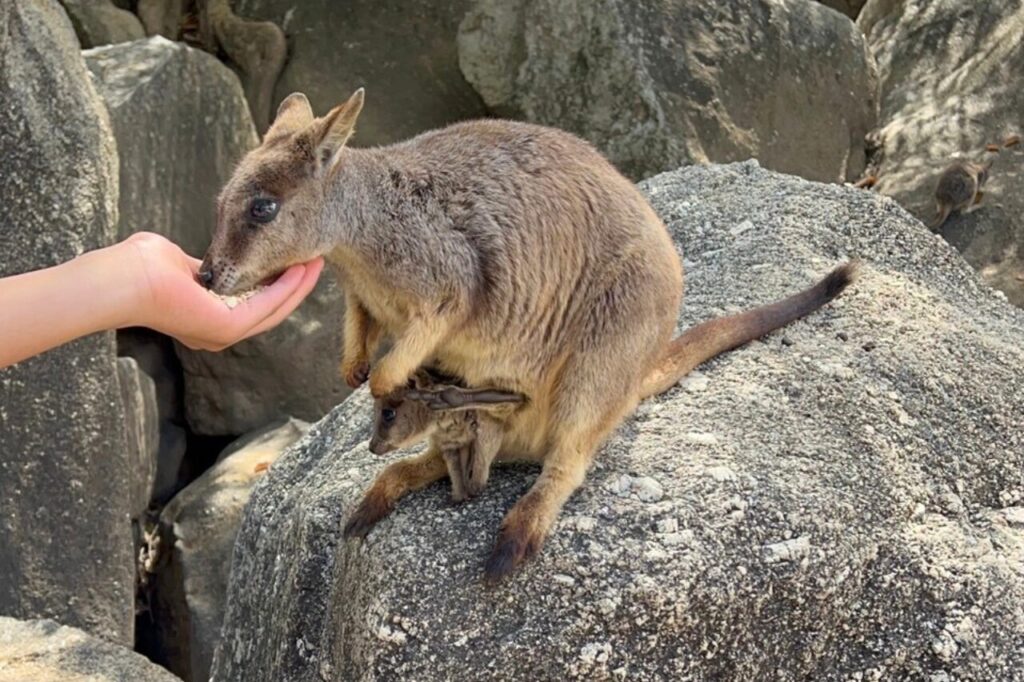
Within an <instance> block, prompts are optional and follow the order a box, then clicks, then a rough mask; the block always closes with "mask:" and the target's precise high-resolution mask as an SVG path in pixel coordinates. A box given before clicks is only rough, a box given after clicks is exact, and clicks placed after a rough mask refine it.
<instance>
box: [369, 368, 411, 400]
mask: <svg viewBox="0 0 1024 682" xmlns="http://www.w3.org/2000/svg"><path fill="white" fill-rule="evenodd" d="M404 385H405V377H402V378H400V379H395V378H394V377H391V376H389V375H388V374H387V373H385V372H384V371H383V370H382V369H381V366H380V365H377V366H376V367H374V368H373V369H372V370H371V371H370V394H371V395H373V397H374V398H383V397H384V396H387V395H391V394H392V393H394V392H395V391H396V390H398V389H399V388H401V387H402V386H404Z"/></svg>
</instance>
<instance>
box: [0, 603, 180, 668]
mask: <svg viewBox="0 0 1024 682" xmlns="http://www.w3.org/2000/svg"><path fill="white" fill-rule="evenodd" d="M177 679H178V678H176V677H175V676H174V675H172V674H170V673H169V672H167V671H166V670H164V669H163V668H161V667H160V666H158V665H154V664H153V663H150V662H149V661H148V660H146V659H145V658H144V657H142V656H140V655H139V654H137V653H135V652H133V651H132V650H131V649H128V648H126V647H123V646H118V645H116V644H111V643H110V642H107V641H104V640H102V639H99V638H97V637H92V636H90V635H87V634H86V633H84V632H82V631H81V630H77V629H75V628H69V627H65V626H62V625H58V624H57V623H54V622H53V621H50V620H34V621H20V620H15V619H13V618H6V617H3V616H0V682H28V681H29V680H31V682H175V680H177Z"/></svg>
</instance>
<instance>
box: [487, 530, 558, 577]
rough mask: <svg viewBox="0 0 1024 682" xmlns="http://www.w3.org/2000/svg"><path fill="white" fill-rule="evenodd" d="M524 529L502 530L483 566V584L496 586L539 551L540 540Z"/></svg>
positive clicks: (541, 540)
mask: <svg viewBox="0 0 1024 682" xmlns="http://www.w3.org/2000/svg"><path fill="white" fill-rule="evenodd" d="M532 535H533V534H532V533H530V532H529V531H528V530H527V529H526V528H522V527H520V528H517V529H513V528H502V529H501V532H500V533H499V534H498V541H497V542H496V543H494V549H493V550H492V551H491V556H490V557H488V558H487V563H486V564H485V565H484V582H485V583H487V584H488V585H496V584H497V583H499V582H501V581H502V580H504V579H505V578H507V577H508V576H510V575H512V574H513V573H515V572H516V571H517V570H518V569H519V567H520V566H522V565H523V564H524V563H526V562H527V561H529V560H530V559H532V558H533V557H534V556H535V555H536V554H537V551H538V550H539V549H540V546H541V543H542V542H543V539H542V538H536V537H532Z"/></svg>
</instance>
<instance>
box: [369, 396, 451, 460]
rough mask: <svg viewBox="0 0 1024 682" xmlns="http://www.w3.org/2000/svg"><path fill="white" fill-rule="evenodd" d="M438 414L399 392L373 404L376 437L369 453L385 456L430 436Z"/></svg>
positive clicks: (371, 442)
mask: <svg viewBox="0 0 1024 682" xmlns="http://www.w3.org/2000/svg"><path fill="white" fill-rule="evenodd" d="M437 416H438V415H437V413H436V412H434V411H433V410H431V409H430V408H429V407H427V405H426V404H425V403H423V402H422V401H419V400H408V399H406V397H405V391H404V390H401V391H397V392H395V393H392V394H391V395H389V396H386V397H384V398H380V399H378V400H377V401H376V402H375V403H374V415H373V436H371V437H370V452H372V453H373V454H375V455H383V454H385V453H388V452H391V451H392V450H398V449H400V448H407V447H409V446H411V445H415V444H416V443H418V442H420V441H421V440H423V439H424V438H426V437H427V436H429V435H430V431H431V429H432V427H433V426H435V425H436V423H437Z"/></svg>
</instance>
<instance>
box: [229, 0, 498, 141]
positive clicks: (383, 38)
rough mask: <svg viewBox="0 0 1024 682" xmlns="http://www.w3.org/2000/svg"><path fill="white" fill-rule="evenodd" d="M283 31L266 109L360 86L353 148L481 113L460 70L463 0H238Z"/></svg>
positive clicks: (334, 96)
mask: <svg viewBox="0 0 1024 682" xmlns="http://www.w3.org/2000/svg"><path fill="white" fill-rule="evenodd" d="M234 4H235V7H234V9H235V12H237V13H238V15H240V16H242V17H245V18H247V19H259V20H268V21H272V22H274V23H275V24H277V25H278V26H280V27H281V28H282V29H284V32H285V36H286V37H287V39H288V62H287V63H286V64H285V67H284V71H283V72H282V73H281V77H280V79H279V80H278V82H277V87H276V89H275V93H274V100H273V101H274V107H275V108H276V106H277V104H278V103H279V102H280V101H281V100H282V99H284V98H285V97H287V96H288V95H289V94H290V93H292V92H295V91H301V92H304V93H306V95H307V96H308V97H309V100H310V102H311V103H312V104H313V108H314V110H315V111H316V112H317V113H318V114H323V113H326V112H327V111H328V110H329V109H330V108H331V107H334V106H336V105H338V104H341V103H342V102H344V101H345V100H346V99H348V97H349V95H351V94H352V92H353V91H354V90H355V89H356V88H359V87H362V86H365V87H366V90H367V98H366V108H365V109H364V110H363V113H362V115H361V116H360V117H359V130H358V131H357V132H356V135H355V137H354V138H353V139H352V144H354V145H356V146H367V145H377V144H386V143H388V142H394V141H396V140H402V139H405V138H407V137H411V136H412V135H415V134H416V133H420V132H423V131H424V130H429V129H431V128H437V127H440V126H442V125H445V124H448V123H453V122H455V121H458V120H461V119H465V118H474V117H477V116H481V115H483V113H484V108H483V104H482V103H481V101H480V98H479V96H478V95H477V94H476V93H475V92H474V91H473V88H472V87H470V86H469V84H468V83H466V81H465V79H464V78H463V76H462V73H461V72H460V71H459V64H458V54H457V51H456V46H455V35H456V32H457V30H458V26H459V21H460V20H461V19H462V17H463V16H464V15H465V13H466V8H467V7H469V5H470V4H471V0H405V1H404V2H380V1H379V0H347V1H346V2H334V1H333V0H307V2H302V3H297V2H292V1H291V0H238V1H237V2H235V3H234Z"/></svg>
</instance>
